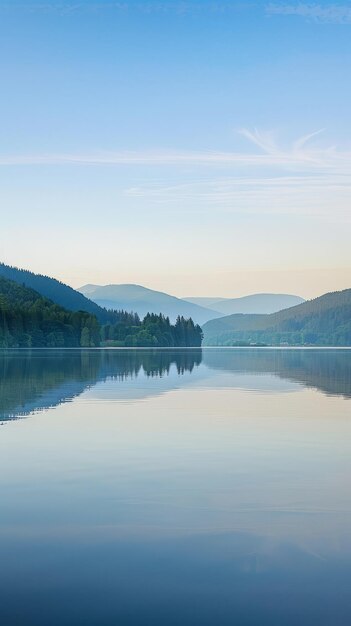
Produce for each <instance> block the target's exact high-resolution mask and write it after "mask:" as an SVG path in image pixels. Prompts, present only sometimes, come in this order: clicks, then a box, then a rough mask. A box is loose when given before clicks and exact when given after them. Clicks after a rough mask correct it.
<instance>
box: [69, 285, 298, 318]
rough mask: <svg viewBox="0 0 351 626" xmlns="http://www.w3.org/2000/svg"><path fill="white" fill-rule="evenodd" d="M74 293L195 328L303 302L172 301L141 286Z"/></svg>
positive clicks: (282, 297) (280, 298)
mask: <svg viewBox="0 0 351 626" xmlns="http://www.w3.org/2000/svg"><path fill="white" fill-rule="evenodd" d="M78 291H80V293H82V294H84V295H85V296H86V297H87V298H90V299H91V300H93V301H94V302H95V303H96V304H98V305H99V306H101V307H106V308H107V309H124V310H126V311H134V312H136V313H138V315H139V316H140V317H143V316H144V315H146V313H148V312H152V313H160V312H161V313H163V314H164V315H168V316H169V317H170V319H171V321H172V320H173V321H174V320H175V318H176V317H177V315H184V317H192V319H193V320H194V321H195V322H196V323H198V324H205V323H206V322H207V321H209V320H211V319H215V318H218V317H222V316H223V315H228V314H231V313H274V312H276V311H280V310H282V309H285V308H287V307H292V306H295V305H297V304H300V303H302V302H304V300H303V298H300V297H299V296H292V295H286V294H265V293H262V294H253V295H250V296H245V297H243V298H220V299H219V298H176V297H175V296H171V295H169V294H167V293H164V292H161V291H154V290H153V289H147V288H146V287H142V286H141V285H104V286H99V285H84V286H83V287H80V289H79V290H78Z"/></svg>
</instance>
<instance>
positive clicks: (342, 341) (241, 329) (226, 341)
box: [203, 289, 351, 346]
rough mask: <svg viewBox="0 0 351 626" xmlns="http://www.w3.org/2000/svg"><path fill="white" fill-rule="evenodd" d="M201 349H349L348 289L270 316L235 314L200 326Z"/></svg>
mask: <svg viewBox="0 0 351 626" xmlns="http://www.w3.org/2000/svg"><path fill="white" fill-rule="evenodd" d="M203 332H204V345H235V344H238V343H239V344H240V343H248V344H250V343H265V344H268V345H281V344H284V345H285V344H288V345H304V344H309V345H336V346H338V345H345V346H349V345H351V289H346V290H344V291H336V292H332V293H327V294H324V295H323V296H320V297H319V298H315V299H314V300H309V301H307V302H304V303H302V304H299V305H297V306H295V307H292V308H289V309H285V310H283V311H279V312H278V313H271V314H269V315H255V314H252V315H243V314H235V315H229V316H226V317H222V318H219V319H216V320H211V321H209V322H208V323H206V324H205V325H204V326H203Z"/></svg>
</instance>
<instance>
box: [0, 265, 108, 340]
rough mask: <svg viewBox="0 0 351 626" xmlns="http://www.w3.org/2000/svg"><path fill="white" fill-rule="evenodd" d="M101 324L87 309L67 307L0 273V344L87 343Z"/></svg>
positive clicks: (96, 332)
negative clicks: (78, 309)
mask: <svg viewBox="0 0 351 626" xmlns="http://www.w3.org/2000/svg"><path fill="white" fill-rule="evenodd" d="M99 344H100V326H99V323H98V321H97V319H96V317H95V316H94V315H91V314H90V313H87V312H86V311H67V310H66V309H64V308H62V307H61V306H59V305H58V304H54V303H53V302H51V300H48V299H47V298H44V297H43V296H41V295H40V294H38V293H37V292H36V291H34V290H33V289H28V288H27V287H23V286H22V285H19V284H17V283H15V282H13V281H10V280H6V279H5V278H2V277H0V347H1V348H12V347H13V348H28V347H49V348H54V347H70V346H72V347H79V346H81V347H89V346H98V345H99Z"/></svg>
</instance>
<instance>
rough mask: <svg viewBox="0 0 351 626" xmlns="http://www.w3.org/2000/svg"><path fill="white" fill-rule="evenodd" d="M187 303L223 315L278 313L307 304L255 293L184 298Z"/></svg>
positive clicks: (281, 295)
mask: <svg viewBox="0 0 351 626" xmlns="http://www.w3.org/2000/svg"><path fill="white" fill-rule="evenodd" d="M184 300H186V301H187V302H192V303H193V304H198V305H200V306H203V307H206V308H211V309H214V310H215V311H219V312H220V313H223V315H232V314H234V313H259V314H262V313H276V312H277V311H282V310H283V309H288V308H290V307H292V306H296V305H297V304H302V303H303V302H305V300H304V299H303V298H300V296H293V295H289V294H285V293H254V294H252V295H249V296H244V297H243V298H184Z"/></svg>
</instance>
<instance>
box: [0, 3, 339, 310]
mask: <svg viewBox="0 0 351 626" xmlns="http://www.w3.org/2000/svg"><path fill="white" fill-rule="evenodd" d="M0 17H1V20H0V33H1V51H2V54H1V58H0V68H1V76H2V88H3V93H4V94H6V97H3V98H2V100H1V102H0V112H1V119H2V120H3V125H2V142H1V149H0V181H1V186H0V202H1V206H2V207H3V210H2V229H1V232H0V257H1V259H2V260H3V261H4V262H5V263H7V264H11V265H16V266H18V267H23V268H26V269H30V270H32V271H34V272H37V273H43V274H48V275H50V276H53V277H55V278H58V279H59V280H62V281H63V282H65V283H67V284H69V285H71V286H73V287H80V286H82V285H84V284H86V283H96V284H107V283H117V284H121V283H136V284H141V285H144V286H146V287H148V288H150V289H155V290H158V291H166V292H167V293H171V294H173V295H176V296H178V297H185V296H188V297H191V296H194V297H195V296H209V297H212V296H218V297H240V296H244V295H248V294H250V293H262V292H268V293H292V294H296V295H299V296H302V297H304V298H313V297H316V296H318V295H321V294H323V293H325V292H328V291H335V290H340V289H345V288H349V287H351V247H350V243H349V242H350V230H351V229H350V209H349V207H350V200H351V182H350V181H351V177H350V174H351V140H350V137H349V134H348V133H347V132H346V129H348V127H349V101H350V82H349V78H348V74H349V71H348V68H349V67H350V63H351V47H350V33H351V30H350V29H351V18H350V9H349V8H348V7H347V6H345V5H344V4H340V3H338V2H334V3H333V2H332V3H330V2H329V3H326V2H322V1H319V2H318V3H317V2H316V3H314V2H308V3H307V2H306V3H305V2H293V1H290V2H288V3H284V4H281V3H277V2H273V3H272V2H268V1H267V2H265V1H261V2H250V1H248V2H245V3H242V2H215V3H214V2H212V1H210V0H208V1H207V0H202V2H201V3H199V2H194V1H191V0H189V1H188V2H152V1H151V2H140V1H136V0H129V1H125V2H123V3H118V2H117V3H116V2H106V3H105V2H101V3H98V2H96V0H94V1H93V0H86V2H85V3H75V2H70V1H69V0H67V1H66V2H64V3H62V2H55V1H50V2H44V3H37V2H32V1H31V0H28V2H26V3H23V1H19V0H13V2H12V3H11V4H9V3H8V2H4V1H3V0H0Z"/></svg>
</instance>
